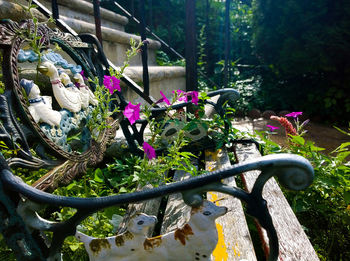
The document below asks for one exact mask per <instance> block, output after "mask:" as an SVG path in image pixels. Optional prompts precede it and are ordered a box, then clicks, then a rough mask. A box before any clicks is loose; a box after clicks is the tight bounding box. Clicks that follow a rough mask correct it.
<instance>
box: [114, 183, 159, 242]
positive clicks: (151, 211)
mask: <svg viewBox="0 0 350 261" xmlns="http://www.w3.org/2000/svg"><path fill="white" fill-rule="evenodd" d="M152 187H153V186H152V185H150V184H148V185H146V186H144V187H141V186H138V188H137V191H141V190H147V189H151V188H152ZM161 201H162V198H161V197H159V198H155V199H151V200H145V201H142V202H140V203H135V204H129V205H128V209H127V213H126V214H125V215H124V217H123V220H122V222H121V223H120V225H119V228H118V231H117V234H121V233H123V232H125V230H126V225H127V224H128V222H129V220H130V217H132V216H133V215H134V214H135V213H145V214H147V215H152V216H158V212H159V207H160V203H161ZM153 230H154V227H150V228H149V229H148V231H147V234H146V235H147V236H148V237H152V234H153Z"/></svg>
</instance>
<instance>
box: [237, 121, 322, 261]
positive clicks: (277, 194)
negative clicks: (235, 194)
mask: <svg viewBox="0 0 350 261" xmlns="http://www.w3.org/2000/svg"><path fill="white" fill-rule="evenodd" d="M241 127H242V126H241ZM243 127H244V128H245V129H247V130H248V131H250V132H251V133H252V132H253V128H252V126H251V125H250V124H245V125H244V126H243ZM236 153H237V157H238V161H239V162H242V161H245V160H248V159H254V158H257V157H261V155H260V153H259V151H258V150H257V148H256V146H255V145H254V144H249V145H238V146H237V148H236ZM258 175H259V171H249V172H246V173H244V174H243V177H244V180H245V183H246V186H247V190H248V191H251V189H252V187H253V185H254V182H255V180H256V178H257V176H258ZM262 195H263V198H264V199H265V200H266V201H267V204H268V209H269V212H270V214H271V216H272V220H273V224H274V226H275V229H276V231H277V235H278V240H279V250H280V255H279V260H284V261H286V260H293V261H294V260H295V261H313V260H319V258H318V257H317V254H316V252H315V250H314V248H313V246H312V245H311V243H310V240H309V239H308V237H307V235H306V234H305V232H304V230H303V228H302V227H301V225H300V223H299V221H298V219H297V217H296V216H295V214H294V212H293V210H292V209H291V207H290V205H289V203H288V201H287V200H286V198H285V197H284V195H283V192H282V191H281V189H280V187H279V185H278V183H277V182H276V180H275V179H274V178H271V179H270V180H269V181H268V182H267V183H266V185H265V187H264V190H263V194H262ZM262 231H263V232H262V234H263V238H264V239H263V240H264V241H265V243H266V244H267V245H268V237H267V233H266V231H265V230H264V229H262ZM248 260H249V259H248Z"/></svg>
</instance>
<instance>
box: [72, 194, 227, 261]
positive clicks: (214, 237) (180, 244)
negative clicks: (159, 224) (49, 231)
mask: <svg viewBox="0 0 350 261" xmlns="http://www.w3.org/2000/svg"><path fill="white" fill-rule="evenodd" d="M226 212H227V208H226V207H221V206H217V205H215V204H214V203H212V202H210V201H207V200H205V201H204V202H203V205H202V206H200V207H198V208H195V207H193V208H192V210H191V217H190V219H189V221H188V222H187V223H186V224H185V225H184V226H183V227H182V228H177V229H176V230H174V231H172V232H169V233H167V234H164V235H160V236H156V237H152V238H147V237H146V236H145V232H146V229H147V227H149V226H150V225H151V224H152V225H153V224H154V223H155V219H154V220H152V218H151V217H149V216H147V215H145V214H140V215H138V216H136V217H135V218H134V219H132V220H131V221H130V223H129V225H128V227H127V228H128V231H127V232H125V233H123V234H121V235H117V236H114V237H109V238H105V239H95V238H92V237H88V236H86V235H84V234H82V233H80V232H77V233H76V235H75V236H76V237H77V238H78V240H80V241H82V242H84V245H85V249H86V251H87V252H88V254H89V257H90V261H114V260H118V261H135V260H143V261H164V260H167V261H178V260H181V261H192V260H210V255H211V253H212V252H213V251H214V249H215V247H216V245H217V242H218V232H217V229H216V224H215V219H217V218H218V217H220V216H223V215H225V214H226Z"/></svg>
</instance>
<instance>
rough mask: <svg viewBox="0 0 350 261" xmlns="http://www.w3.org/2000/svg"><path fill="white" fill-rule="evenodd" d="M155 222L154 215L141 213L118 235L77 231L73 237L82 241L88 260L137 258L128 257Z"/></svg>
mask: <svg viewBox="0 0 350 261" xmlns="http://www.w3.org/2000/svg"><path fill="white" fill-rule="evenodd" d="M156 222H157V218H156V217H155V216H149V215H146V214H143V213H141V214H136V215H135V216H133V217H132V218H131V219H130V221H129V223H128V225H127V231H126V232H124V233H122V234H120V235H116V236H113V237H108V238H94V237H90V236H87V235H85V234H83V233H81V232H79V231H77V232H76V234H75V237H76V238H77V239H78V240H79V241H81V242H83V243H84V246H85V249H86V251H87V252H88V254H89V258H90V261H98V260H103V261H114V260H137V259H130V256H131V255H132V254H133V252H135V251H137V250H138V248H140V246H141V245H142V244H143V242H144V241H145V240H146V238H147V237H146V233H147V230H148V228H149V227H151V226H154V225H155V224H156ZM140 260H141V259H140Z"/></svg>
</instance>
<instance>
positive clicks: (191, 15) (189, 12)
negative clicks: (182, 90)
mask: <svg viewBox="0 0 350 261" xmlns="http://www.w3.org/2000/svg"><path fill="white" fill-rule="evenodd" d="M195 11H196V0H186V23H185V26H186V28H185V31H186V46H185V58H186V90H187V91H189V90H192V91H196V90H198V87H197V58H196V57H197V51H196V12H195Z"/></svg>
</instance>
